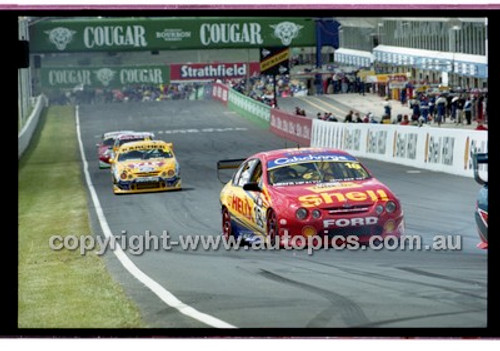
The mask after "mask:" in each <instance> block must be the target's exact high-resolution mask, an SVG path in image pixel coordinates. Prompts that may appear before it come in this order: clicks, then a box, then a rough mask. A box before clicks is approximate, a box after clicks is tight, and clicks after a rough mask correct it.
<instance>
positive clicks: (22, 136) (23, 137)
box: [17, 95, 48, 159]
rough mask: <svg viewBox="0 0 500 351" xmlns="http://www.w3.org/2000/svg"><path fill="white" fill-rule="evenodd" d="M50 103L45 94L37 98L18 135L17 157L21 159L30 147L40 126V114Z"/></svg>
mask: <svg viewBox="0 0 500 351" xmlns="http://www.w3.org/2000/svg"><path fill="white" fill-rule="evenodd" d="M47 104H48V100H47V98H46V97H45V96H44V95H40V96H38V97H37V99H36V103H35V107H34V109H33V112H31V115H30V116H29V118H28V120H27V122H26V124H25V125H24V127H23V128H22V129H21V131H20V132H19V134H18V135H17V158H18V159H20V158H21V156H22V154H23V153H24V151H26V149H27V148H28V145H29V144H30V141H31V138H32V137H33V133H34V132H35V130H36V127H37V126H38V121H39V120H40V115H41V114H42V112H43V109H44V107H46V106H47Z"/></svg>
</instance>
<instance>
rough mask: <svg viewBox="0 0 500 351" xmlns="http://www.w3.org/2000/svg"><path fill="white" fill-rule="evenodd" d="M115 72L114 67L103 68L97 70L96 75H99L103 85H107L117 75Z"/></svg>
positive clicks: (98, 78) (98, 77)
mask: <svg viewBox="0 0 500 351" xmlns="http://www.w3.org/2000/svg"><path fill="white" fill-rule="evenodd" d="M115 73H116V71H113V70H112V69H109V68H101V69H99V70H97V71H96V72H95V75H96V77H97V80H99V82H101V83H102V85H104V86H105V87H107V86H108V85H109V83H110V82H111V81H112V80H113V78H114V77H115Z"/></svg>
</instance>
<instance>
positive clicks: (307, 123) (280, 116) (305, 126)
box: [269, 109, 312, 146]
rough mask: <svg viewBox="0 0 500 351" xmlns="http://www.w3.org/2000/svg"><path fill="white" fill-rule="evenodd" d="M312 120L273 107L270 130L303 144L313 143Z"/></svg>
mask: <svg viewBox="0 0 500 351" xmlns="http://www.w3.org/2000/svg"><path fill="white" fill-rule="evenodd" d="M311 129H312V120H311V119H309V118H307V117H300V116H295V115H291V114H288V113H285V112H283V111H280V110H276V109H271V124H270V126H269V130H270V131H271V132H273V133H274V134H276V135H278V136H281V137H283V138H285V139H288V140H291V141H293V142H296V143H298V144H300V145H301V146H309V145H310V143H311Z"/></svg>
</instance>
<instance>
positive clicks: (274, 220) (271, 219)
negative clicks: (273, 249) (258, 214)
mask: <svg viewBox="0 0 500 351" xmlns="http://www.w3.org/2000/svg"><path fill="white" fill-rule="evenodd" d="M266 224H267V226H266V228H267V237H268V240H269V243H270V244H271V245H274V244H275V243H276V241H278V240H279V232H278V217H277V216H276V213H275V212H274V211H273V210H269V211H268V212H267V220H266Z"/></svg>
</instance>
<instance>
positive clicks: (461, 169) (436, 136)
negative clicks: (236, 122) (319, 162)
mask: <svg viewBox="0 0 500 351" xmlns="http://www.w3.org/2000/svg"><path fill="white" fill-rule="evenodd" d="M311 146H314V147H333V148H338V149H342V150H346V151H347V152H349V153H351V154H352V155H354V156H358V157H366V158H371V159H376V160H380V161H385V162H392V163H397V164H401V165H405V166H410V167H415V168H420V169H428V170H432V171H438V172H445V173H450V174H455V175H460V176H466V177H474V172H473V169H472V154H473V153H475V152H487V151H488V132H487V131H476V130H464V129H454V128H437V127H420V128H419V127H413V126H400V125H387V124H385V125H381V124H364V123H334V122H327V121H321V120H313V126H312V133H311ZM482 172H487V169H483V170H482Z"/></svg>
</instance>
